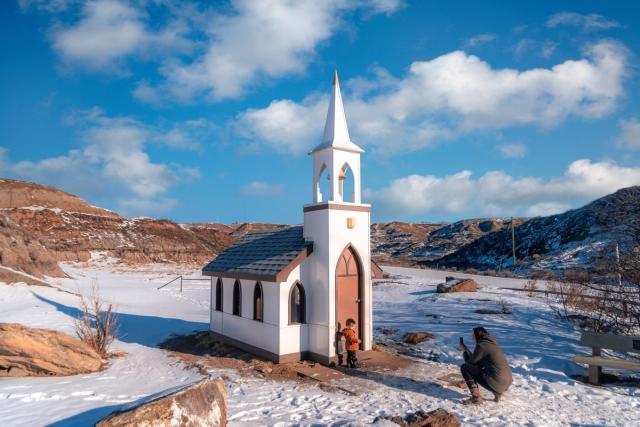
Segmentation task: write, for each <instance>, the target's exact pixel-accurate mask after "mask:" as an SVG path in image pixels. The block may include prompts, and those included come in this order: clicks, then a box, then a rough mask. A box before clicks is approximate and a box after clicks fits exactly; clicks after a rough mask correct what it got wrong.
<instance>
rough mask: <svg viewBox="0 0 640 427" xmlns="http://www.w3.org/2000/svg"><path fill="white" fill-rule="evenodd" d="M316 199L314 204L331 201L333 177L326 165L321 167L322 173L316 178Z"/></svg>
mask: <svg viewBox="0 0 640 427" xmlns="http://www.w3.org/2000/svg"><path fill="white" fill-rule="evenodd" d="M314 178H315V182H314V186H315V190H316V197H315V199H314V203H322V202H328V201H329V200H330V199H331V175H330V173H329V168H327V165H326V164H324V163H323V164H322V166H320V171H319V172H318V174H317V175H316V176H315V177H314Z"/></svg>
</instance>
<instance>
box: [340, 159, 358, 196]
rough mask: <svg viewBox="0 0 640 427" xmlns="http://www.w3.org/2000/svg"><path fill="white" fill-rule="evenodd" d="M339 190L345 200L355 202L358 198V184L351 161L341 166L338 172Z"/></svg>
mask: <svg viewBox="0 0 640 427" xmlns="http://www.w3.org/2000/svg"><path fill="white" fill-rule="evenodd" d="M338 192H339V193H340V199H341V200H342V201H343V202H347V203H355V200H356V184H355V179H354V176H353V170H351V167H350V166H349V163H345V164H344V165H342V167H341V168H340V172H339V174H338Z"/></svg>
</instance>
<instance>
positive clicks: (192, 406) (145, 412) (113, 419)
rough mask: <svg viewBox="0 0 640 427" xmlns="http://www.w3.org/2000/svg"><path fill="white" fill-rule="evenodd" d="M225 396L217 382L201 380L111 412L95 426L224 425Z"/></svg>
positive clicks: (219, 381)
mask: <svg viewBox="0 0 640 427" xmlns="http://www.w3.org/2000/svg"><path fill="white" fill-rule="evenodd" d="M226 424H227V393H226V392H225V390H224V384H223V383H222V381H221V380H214V379H204V380H202V381H200V382H197V383H195V384H193V385H190V386H188V387H186V388H183V389H181V390H178V391H177V392H174V393H172V394H169V395H167V396H163V397H160V398H158V399H154V400H151V401H149V402H146V403H143V404H141V405H138V406H135V407H133V408H130V409H127V410H124V411H119V412H114V413H112V414H111V415H108V416H107V417H106V418H103V419H102V420H100V421H99V422H98V423H97V424H96V427H120V426H122V427H124V426H148V427H160V426H182V427H191V426H193V427H196V426H211V427H216V426H224V425H226Z"/></svg>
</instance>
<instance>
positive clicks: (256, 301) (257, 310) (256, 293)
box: [253, 282, 264, 322]
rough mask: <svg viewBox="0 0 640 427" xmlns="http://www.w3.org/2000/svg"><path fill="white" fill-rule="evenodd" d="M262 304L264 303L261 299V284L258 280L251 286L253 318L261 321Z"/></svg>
mask: <svg viewBox="0 0 640 427" xmlns="http://www.w3.org/2000/svg"><path fill="white" fill-rule="evenodd" d="M263 305H264V303H263V300H262V285H261V284H260V282H256V286H255V287H254V288H253V320H257V321H258V322H262V320H263V318H262V309H263Z"/></svg>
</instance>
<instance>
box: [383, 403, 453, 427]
mask: <svg viewBox="0 0 640 427" xmlns="http://www.w3.org/2000/svg"><path fill="white" fill-rule="evenodd" d="M382 420H388V421H390V422H392V423H394V424H397V425H400V426H403V427H459V426H460V421H458V417H456V416H455V415H454V414H452V413H450V412H447V411H445V410H444V409H442V408H438V409H435V410H433V411H430V412H426V411H423V410H419V411H418V412H415V413H413V414H409V415H407V416H406V417H401V416H399V415H395V416H386V417H378V418H376V419H375V420H374V422H373V423H374V425H375V424H379V425H381V424H382V423H381V422H380V421H382Z"/></svg>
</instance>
